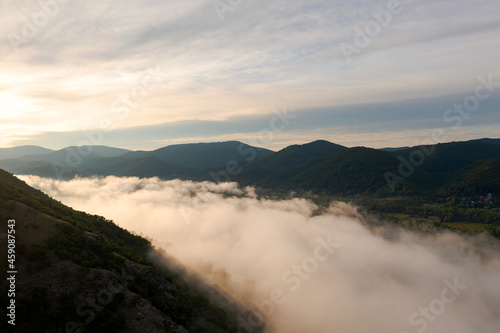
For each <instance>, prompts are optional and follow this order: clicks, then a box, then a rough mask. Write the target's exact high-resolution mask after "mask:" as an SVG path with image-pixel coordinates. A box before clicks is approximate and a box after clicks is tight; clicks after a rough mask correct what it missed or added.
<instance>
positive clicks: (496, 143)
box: [477, 138, 500, 145]
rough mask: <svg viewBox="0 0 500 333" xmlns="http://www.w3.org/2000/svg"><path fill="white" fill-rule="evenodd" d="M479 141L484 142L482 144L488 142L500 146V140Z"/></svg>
mask: <svg viewBox="0 0 500 333" xmlns="http://www.w3.org/2000/svg"><path fill="white" fill-rule="evenodd" d="M477 141H482V142H487V143H491V144H494V145H500V139H488V138H486V139H479V140H477Z"/></svg>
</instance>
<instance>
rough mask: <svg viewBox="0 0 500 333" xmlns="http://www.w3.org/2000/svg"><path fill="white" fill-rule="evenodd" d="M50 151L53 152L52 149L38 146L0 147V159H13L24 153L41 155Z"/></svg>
mask: <svg viewBox="0 0 500 333" xmlns="http://www.w3.org/2000/svg"><path fill="white" fill-rule="evenodd" d="M52 152H54V150H52V149H47V148H43V147H39V146H19V147H13V148H0V160H7V159H13V158H18V157H20V156H26V155H42V154H48V153H52Z"/></svg>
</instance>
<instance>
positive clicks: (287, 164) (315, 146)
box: [246, 140, 347, 170]
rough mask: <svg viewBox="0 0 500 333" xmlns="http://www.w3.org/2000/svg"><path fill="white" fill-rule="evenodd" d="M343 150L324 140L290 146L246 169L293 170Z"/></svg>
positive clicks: (249, 165)
mask: <svg viewBox="0 0 500 333" xmlns="http://www.w3.org/2000/svg"><path fill="white" fill-rule="evenodd" d="M344 149H347V148H346V147H344V146H341V145H337V144H334V143H331V142H328V141H324V140H318V141H314V142H311V143H307V144H304V145H292V146H288V147H286V148H284V149H282V150H280V151H278V152H277V153H274V154H272V155H269V156H265V157H262V158H260V159H257V160H255V161H253V162H251V163H250V164H248V165H247V166H246V169H265V170H280V169H284V168H293V167H295V166H298V165H300V164H303V163H306V162H308V161H311V160H314V159H317V158H321V157H325V156H330V155H333V154H335V153H338V152H340V151H342V150H344Z"/></svg>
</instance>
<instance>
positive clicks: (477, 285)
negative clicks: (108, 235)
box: [19, 176, 500, 333]
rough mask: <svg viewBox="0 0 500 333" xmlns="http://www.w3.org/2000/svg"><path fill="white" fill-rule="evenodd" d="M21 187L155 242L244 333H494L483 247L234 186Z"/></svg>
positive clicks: (493, 265) (490, 257) (499, 278)
mask: <svg viewBox="0 0 500 333" xmlns="http://www.w3.org/2000/svg"><path fill="white" fill-rule="evenodd" d="M19 178H21V179H22V180H24V181H26V182H27V183H28V184H29V185H31V186H33V187H36V188H38V189H40V190H42V191H44V192H45V193H47V194H49V195H50V196H52V197H53V198H55V199H57V200H59V201H61V202H63V203H64V204H66V205H68V206H71V207H73V208H75V209H78V210H82V211H85V212H88V213H91V214H98V215H102V216H105V217H106V218H108V219H112V220H113V221H114V222H115V223H116V224H118V225H119V226H121V227H123V228H125V229H128V230H130V231H132V232H134V233H142V234H143V235H145V236H147V237H151V238H153V239H154V241H155V242H154V244H155V245H156V246H158V247H162V248H163V249H165V251H166V252H167V253H168V254H169V255H170V256H172V257H174V258H176V259H177V260H179V261H180V262H181V263H182V264H184V265H186V266H187V267H189V268H190V269H192V270H194V271H196V272H197V273H198V274H200V275H201V276H202V278H203V279H205V280H206V282H208V283H209V284H214V283H215V284H217V285H218V286H220V287H221V288H222V289H224V290H225V291H227V292H228V293H229V294H230V295H232V296H233V297H234V298H236V299H238V300H240V301H241V302H243V303H244V304H245V305H247V306H248V307H249V308H251V309H252V310H253V312H252V313H249V314H248V315H246V316H242V317H240V323H241V325H242V327H245V328H246V329H247V330H249V331H252V330H253V329H254V328H255V327H258V326H261V325H262V321H265V322H266V323H267V324H268V326H267V329H268V331H269V332H278V333H332V332H339V333H350V332H352V333H360V332H361V333H362V332H370V333H391V332H394V333H413V332H419V333H422V332H428V333H442V332H454V333H471V332H482V333H489V332H491V333H498V332H500V256H499V255H498V253H499V252H498V250H497V248H496V247H497V244H496V243H495V242H496V241H494V240H492V239H489V238H488V237H483V238H481V237H479V238H475V239H466V238H464V237H462V236H459V235H456V234H452V233H439V234H434V235H429V234H420V233H416V232H409V231H404V230H399V229H397V228H396V227H395V226H391V227H384V226H377V227H376V228H369V227H367V225H369V223H370V222H369V221H368V220H367V219H366V217H365V216H364V215H363V214H361V213H360V212H359V210H358V209H357V208H356V207H354V206H352V205H349V204H346V203H340V202H333V203H332V204H331V205H330V207H328V209H326V210H323V211H321V213H318V212H319V211H320V210H319V209H318V207H317V206H316V205H315V204H314V203H312V202H310V201H308V200H305V199H298V198H291V199H287V200H267V199H259V198H258V197H257V195H256V193H255V189H253V188H250V187H248V188H240V187H238V184H236V183H223V184H214V183H209V182H202V183H196V182H190V181H180V180H172V181H162V180H159V179H157V178H150V179H139V178H118V177H107V178H77V179H74V180H72V181H56V180H52V179H44V178H39V177H35V176H20V177H19ZM389 228H390V229H389ZM387 230H391V232H392V233H391V237H387V236H384V235H386V234H387V232H386V231H387ZM477 244H481V246H482V249H481V251H477Z"/></svg>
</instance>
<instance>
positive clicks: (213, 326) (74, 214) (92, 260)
mask: <svg viewBox="0 0 500 333" xmlns="http://www.w3.org/2000/svg"><path fill="white" fill-rule="evenodd" d="M0 216H2V218H3V219H4V223H2V224H0V234H1V235H6V234H7V220H11V219H14V220H15V227H14V228H15V230H16V231H18V233H19V231H22V237H21V236H20V235H19V236H18V234H17V233H16V253H18V255H17V258H16V259H17V261H16V262H15V264H16V267H15V268H16V271H17V272H18V274H17V275H16V278H17V279H16V295H17V296H16V314H17V316H16V317H17V318H16V319H17V320H16V326H15V327H16V329H15V331H16V332H62V331H65V332H66V331H67V332H69V331H73V332H76V331H78V330H81V331H82V332H83V331H85V332H177V333H186V332H213V333H226V332H232V333H236V332H240V331H241V329H238V325H239V323H238V321H237V318H238V316H241V315H243V314H246V313H247V312H249V310H248V309H245V308H244V307H243V306H242V305H241V304H239V303H237V301H236V300H235V299H227V298H225V297H224V295H225V294H224V293H221V292H219V291H218V290H217V289H215V288H214V287H211V286H207V285H204V284H203V282H201V281H199V279H196V278H195V277H191V278H189V279H186V280H185V278H184V277H183V276H182V275H180V274H179V273H177V269H176V271H175V272H174V271H173V270H172V269H171V268H169V267H170V266H168V265H167V266H162V267H160V266H159V265H158V264H153V263H152V262H151V261H150V254H151V253H152V252H151V251H153V248H152V246H151V244H150V242H149V241H148V240H146V239H144V238H142V237H139V236H135V235H132V234H131V233H129V232H128V231H126V230H124V229H122V228H120V227H118V226H117V225H116V224H114V223H113V222H112V221H109V220H107V219H106V218H104V217H100V216H95V215H89V214H86V213H83V212H78V211H75V210H73V209H71V208H69V207H67V206H64V205H63V204H61V203H59V202H57V201H55V200H53V199H51V198H50V197H48V196H47V195H45V194H44V193H42V192H40V191H38V190H36V189H33V188H31V187H30V186H28V185H27V184H26V183H24V182H22V181H21V180H19V179H17V178H15V177H13V176H12V175H10V174H9V173H7V172H5V171H3V170H0ZM0 243H1V244H2V246H6V237H5V242H4V238H0ZM165 261H166V262H168V261H169V260H168V259H165ZM1 262H2V267H7V266H6V265H7V256H5V258H2V259H1ZM175 265H176V267H180V266H179V265H180V263H175ZM0 278H1V280H2V281H5V283H4V282H2V283H1V284H0V291H1V292H2V295H4V296H2V297H3V298H4V299H5V300H6V301H8V300H7V298H6V297H7V290H8V286H7V274H6V270H2V272H0ZM193 279H194V280H193ZM209 297H210V298H209ZM211 297H214V299H213V300H212V299H211ZM215 298H216V299H215ZM88 304H93V305H92V306H88ZM94 305H95V306H94ZM101 305H102V306H101ZM104 305H105V306H104ZM223 307H224V308H223ZM75 309H78V311H77V310H75ZM83 309H85V310H83ZM7 311H8V310H7V309H6V307H2V308H1V309H0V315H1V316H2V317H3V318H7ZM21 319H22V320H21ZM9 320H10V319H9ZM73 322H75V323H74V326H73V327H74V328H75V327H77V328H78V330H73V329H71V330H68V327H69V326H68V325H69V324H72V323H73ZM68 323H69V324H68ZM207 328H209V329H207ZM0 331H1V332H12V326H11V325H9V324H7V320H2V321H1V322H0ZM255 332H261V330H256V331H255Z"/></svg>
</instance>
